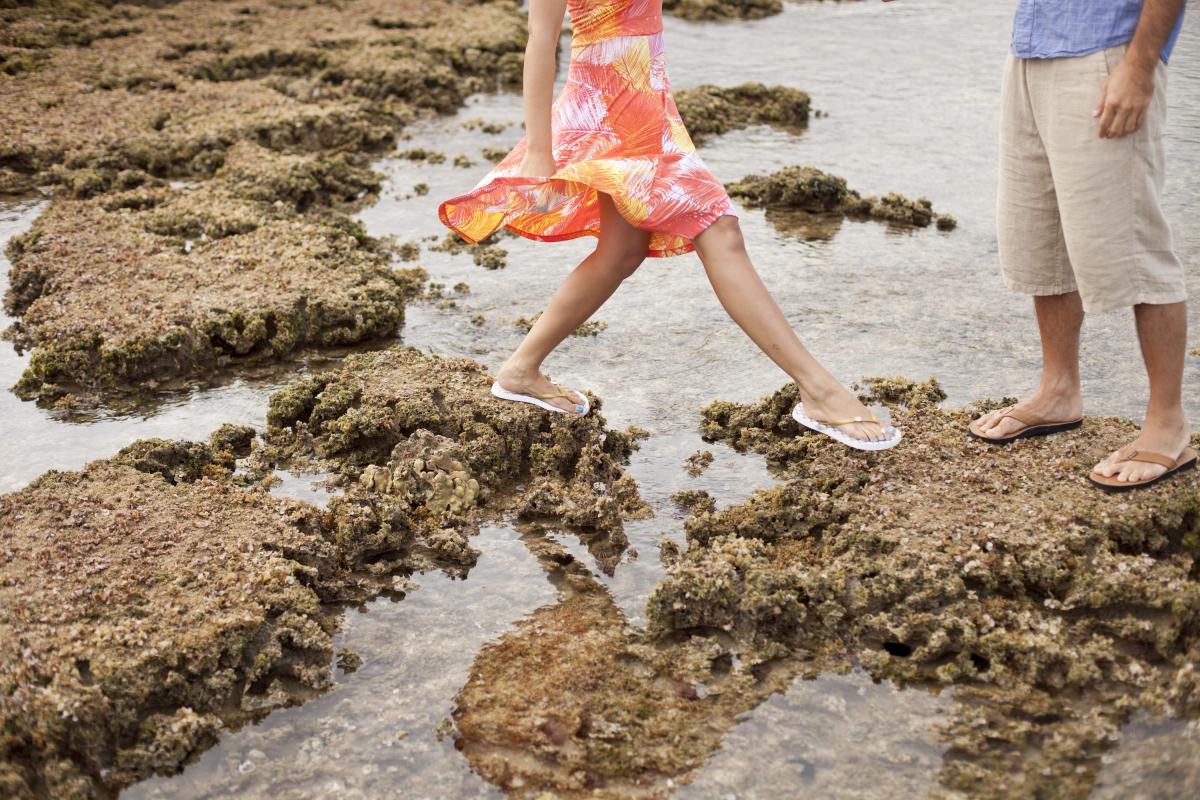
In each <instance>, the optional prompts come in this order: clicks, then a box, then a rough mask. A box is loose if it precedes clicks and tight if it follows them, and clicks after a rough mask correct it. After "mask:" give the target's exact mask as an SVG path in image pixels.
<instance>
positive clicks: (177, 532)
mask: <svg viewBox="0 0 1200 800" xmlns="http://www.w3.org/2000/svg"><path fill="white" fill-rule="evenodd" d="M177 444H179V445H180V446H179V447H177V448H176V454H175V456H174V459H175V461H176V462H178V461H179V459H180V458H181V457H182V458H183V460H184V461H188V462H191V463H195V464H197V465H200V464H210V465H211V464H214V463H216V462H217V461H219V457H217V456H216V455H215V454H211V453H208V454H206V453H205V452H204V451H205V447H204V446H203V445H190V446H185V445H183V444H182V443H177ZM169 449H170V448H169V447H167V445H166V443H162V442H140V443H137V444H135V445H133V446H131V447H130V448H127V449H126V451H124V452H123V453H122V455H121V456H119V457H117V458H116V459H113V460H108V461H96V462H93V463H92V464H90V465H88V466H87V467H86V468H85V469H84V470H82V471H80V472H49V473H46V474H45V475H43V476H41V477H40V478H38V479H37V480H36V481H34V482H33V483H32V484H31V485H30V486H29V487H27V488H25V489H23V490H21V491H19V492H15V493H13V494H8V495H3V496H0V552H2V553H3V554H4V556H3V558H2V559H0V729H2V730H3V731H4V736H3V737H0V776H2V777H0V780H2V781H3V783H2V784H0V785H3V786H4V789H5V796H15V797H34V796H47V797H90V796H107V795H108V794H111V793H115V791H116V790H117V789H118V788H120V787H122V786H124V785H126V784H128V783H130V782H132V781H134V780H137V779H140V778H144V777H148V776H149V775H151V774H155V773H164V774H170V773H173V772H174V771H175V770H176V769H177V768H178V767H179V765H180V764H181V763H182V762H183V761H184V760H185V759H186V758H188V757H189V756H191V755H192V754H193V753H195V752H198V751H199V750H201V749H203V748H205V747H207V746H208V745H209V744H211V743H212V741H213V740H214V738H215V735H216V733H217V732H218V731H219V730H220V729H221V728H222V727H223V725H225V724H228V723H233V722H239V721H241V720H244V719H246V718H247V717H249V716H252V715H254V714H257V713H260V712H262V711H264V710H266V709H269V708H271V707H277V706H278V705H279V704H281V703H282V704H286V703H290V702H296V701H297V700H298V699H299V698H301V697H304V696H307V695H309V694H312V693H314V692H319V691H323V690H324V688H326V686H327V685H328V681H329V676H328V671H329V670H328V664H329V660H330V658H331V657H332V652H333V649H332V640H331V634H332V633H333V628H334V625H335V622H334V618H333V617H331V616H330V615H328V614H327V613H326V612H325V611H323V610H322V606H321V601H322V599H331V600H332V599H337V598H338V597H340V596H342V594H343V590H342V588H341V586H342V578H341V577H340V573H339V571H338V570H337V568H336V558H335V552H334V547H333V545H332V544H331V542H330V541H329V539H328V537H327V533H326V532H325V530H324V523H323V521H322V519H321V515H320V513H319V512H317V510H316V509H314V508H312V507H311V506H305V505H303V504H300V503H296V502H294V501H290V500H284V499H280V498H274V497H271V496H270V495H268V494H267V493H265V492H263V491H261V490H254V491H248V490H245V489H242V488H239V487H237V486H234V485H233V484H232V483H230V482H229V481H228V480H225V479H222V478H221V477H220V476H219V475H217V474H216V473H212V472H211V471H210V470H208V469H204V468H200V467H199V466H197V468H194V469H175V470H173V471H172V472H171V473H170V477H168V476H167V475H164V474H163V473H164V469H163V465H165V464H166V463H167V462H168V461H169V460H170V459H168V458H167V457H166V456H165V455H164V453H165V452H166V451H168V450H169ZM279 681H283V682H284V683H286V684H287V686H288V687H290V688H289V689H288V690H287V691H284V692H280V693H279V694H277V695H276V696H274V698H273V699H271V700H269V701H267V695H268V690H269V689H270V687H271V686H272V685H273V684H277V683H278V682H279ZM264 701H266V702H264Z"/></svg>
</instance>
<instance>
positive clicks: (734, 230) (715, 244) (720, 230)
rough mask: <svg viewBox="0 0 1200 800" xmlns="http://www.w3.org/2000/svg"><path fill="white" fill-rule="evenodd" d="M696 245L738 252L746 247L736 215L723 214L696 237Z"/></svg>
mask: <svg viewBox="0 0 1200 800" xmlns="http://www.w3.org/2000/svg"><path fill="white" fill-rule="evenodd" d="M696 245H697V246H698V247H699V248H702V249H705V250H713V251H722V252H739V251H742V250H745V249H746V240H745V238H743V236H742V226H741V225H739V224H738V220H737V217H731V216H728V215H726V216H723V217H719V218H718V219H717V221H716V222H714V223H713V224H711V225H709V226H708V227H707V228H705V229H704V232H703V233H701V234H700V235H699V236H697V237H696Z"/></svg>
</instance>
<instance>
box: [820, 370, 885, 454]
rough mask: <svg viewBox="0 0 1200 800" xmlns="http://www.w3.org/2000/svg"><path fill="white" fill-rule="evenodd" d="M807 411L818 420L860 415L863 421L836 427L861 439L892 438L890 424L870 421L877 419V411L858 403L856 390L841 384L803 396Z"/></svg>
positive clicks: (869, 440)
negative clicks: (855, 394)
mask: <svg viewBox="0 0 1200 800" xmlns="http://www.w3.org/2000/svg"><path fill="white" fill-rule="evenodd" d="M804 413H805V414H807V415H808V416H809V417H811V418H812V419H814V420H817V421H826V420H843V419H854V418H855V417H861V418H862V419H863V420H865V421H864V422H849V423H846V424H844V425H838V426H837V428H838V430H840V431H841V432H842V433H844V434H846V435H847V436H849V437H850V438H852V439H858V440H859V441H860V442H881V441H883V440H885V439H889V438H891V434H889V433H888V425H887V423H886V422H883V421H882V420H880V421H879V422H878V423H875V422H871V421H870V420H872V419H874V418H875V412H873V411H871V409H869V408H867V407H866V406H865V405H863V404H862V403H861V402H859V399H858V398H857V397H855V396H854V393H853V392H851V391H850V390H849V389H847V388H846V387H845V386H842V385H841V384H840V383H835V384H834V385H833V386H831V387H830V388H829V390H828V391H825V392H822V393H820V394H819V395H818V394H813V395H807V394H806V395H804Z"/></svg>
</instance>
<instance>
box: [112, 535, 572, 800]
mask: <svg viewBox="0 0 1200 800" xmlns="http://www.w3.org/2000/svg"><path fill="white" fill-rule="evenodd" d="M472 544H473V545H474V546H475V547H477V548H478V549H479V550H480V551H481V556H480V559H479V563H478V565H477V566H476V567H475V568H474V569H473V570H472V571H471V573H470V575H469V576H468V577H467V578H466V579H465V580H456V579H453V578H451V577H448V576H446V575H442V574H438V573H431V574H426V575H420V576H414V578H413V581H412V583H413V586H412V588H411V589H410V590H409V592H408V595H407V596H406V597H405V598H404V600H403V601H402V602H398V603H397V602H393V601H391V600H386V599H380V600H376V601H374V602H372V603H369V604H367V605H366V606H365V607H364V608H363V609H361V610H358V609H350V610H348V611H347V612H346V616H345V618H344V620H343V622H342V631H341V633H340V634H338V636H337V637H336V639H335V646H336V647H337V649H338V650H339V651H340V650H343V649H349V650H351V651H353V652H355V653H357V654H358V655H359V656H360V657H361V658H362V666H360V667H359V668H358V669H356V670H355V671H354V672H352V673H349V674H346V673H344V672H342V671H340V670H335V671H334V682H335V685H334V688H333V690H332V691H330V692H329V693H328V694H327V695H325V696H323V697H320V698H317V699H316V700H313V701H311V702H309V703H307V704H305V705H303V706H300V707H297V708H290V709H285V710H283V711H277V712H275V713H273V714H271V715H270V716H268V717H267V718H266V719H265V720H263V721H262V722H260V723H258V724H255V725H251V726H248V727H246V728H243V729H242V730H240V731H237V732H233V733H227V734H226V735H225V736H223V737H222V738H221V740H220V742H219V743H218V744H217V746H216V747H214V748H213V749H211V750H209V751H208V752H206V753H205V754H204V755H202V756H201V757H200V759H199V760H198V761H197V762H196V763H195V764H192V765H191V766H189V767H188V768H187V769H186V770H184V772H183V773H182V774H181V775H178V776H175V777H173V778H155V779H152V780H149V781H145V782H143V783H140V784H137V785H135V786H133V787H131V788H129V789H127V790H126V791H125V792H124V793H122V797H123V798H147V799H148V798H172V800H188V799H189V798H196V799H197V800H199V799H200V798H211V797H244V798H271V800H292V799H293V798H294V799H295V800H300V799H301V798H313V797H337V798H383V797H412V798H443V797H463V798H468V797H472V798H473V797H496V796H499V792H497V791H496V790H495V789H493V788H491V787H490V786H488V785H487V784H486V783H484V782H483V781H482V780H481V779H480V778H478V777H476V776H475V775H473V774H472V773H471V772H470V771H469V770H467V769H466V768H465V765H464V762H463V759H462V756H461V755H459V754H458V753H457V752H456V751H455V749H454V747H453V743H452V740H451V738H450V737H448V736H446V735H445V734H446V731H447V730H448V728H447V726H446V722H444V720H446V719H447V717H448V715H449V714H450V711H451V705H452V700H453V697H454V693H455V691H457V689H458V687H459V686H461V685H462V684H463V682H464V681H465V680H466V675H467V668H468V667H469V666H470V663H471V658H472V656H473V654H474V653H475V651H476V650H478V649H479V648H480V647H481V646H482V645H483V644H484V642H486V641H488V640H490V639H493V638H494V637H496V636H498V635H500V634H501V633H503V632H504V631H505V630H506V629H507V628H508V627H509V620H511V619H516V618H518V617H520V616H521V615H522V614H526V613H529V612H530V611H531V610H532V609H533V608H535V607H537V606H539V605H543V604H545V603H548V602H551V601H552V600H553V598H554V592H553V589H552V588H551V587H550V586H549V585H547V584H546V582H545V581H544V580H543V579H542V571H541V569H539V567H538V564H537V562H536V561H534V560H533V559H532V558H530V557H529V555H528V553H527V552H526V549H525V547H524V546H523V545H522V544H521V542H520V540H519V539H518V536H517V534H516V533H515V532H514V531H512V530H510V529H507V528H485V529H484V530H483V531H481V532H480V534H479V536H477V537H476V538H475V539H473V540H472Z"/></svg>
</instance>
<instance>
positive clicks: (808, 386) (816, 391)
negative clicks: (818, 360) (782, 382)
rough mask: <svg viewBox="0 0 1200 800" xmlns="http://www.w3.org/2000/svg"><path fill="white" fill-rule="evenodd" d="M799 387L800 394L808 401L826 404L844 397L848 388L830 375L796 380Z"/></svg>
mask: <svg viewBox="0 0 1200 800" xmlns="http://www.w3.org/2000/svg"><path fill="white" fill-rule="evenodd" d="M796 385H797V386H799V387H800V396H801V397H802V398H803V399H804V400H805V401H806V402H808V403H812V404H817V405H827V404H829V403H834V402H836V401H837V400H838V399H839V398H842V397H844V395H845V393H846V392H848V391H849V390H848V389H847V388H846V387H845V386H843V385H842V384H841V383H840V382H839V381H838V380H837V378H835V377H833V376H832V375H829V376H823V377H818V378H813V379H809V380H805V381H804V382H801V381H796Z"/></svg>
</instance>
